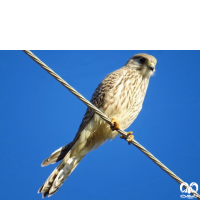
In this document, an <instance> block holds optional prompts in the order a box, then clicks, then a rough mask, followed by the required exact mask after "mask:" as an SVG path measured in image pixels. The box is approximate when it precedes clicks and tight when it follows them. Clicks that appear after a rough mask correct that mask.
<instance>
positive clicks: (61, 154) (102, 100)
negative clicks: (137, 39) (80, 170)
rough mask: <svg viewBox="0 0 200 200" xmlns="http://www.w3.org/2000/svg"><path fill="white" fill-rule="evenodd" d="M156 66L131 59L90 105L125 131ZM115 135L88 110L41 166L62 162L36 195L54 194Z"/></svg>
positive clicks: (146, 57) (148, 60)
mask: <svg viewBox="0 0 200 200" xmlns="http://www.w3.org/2000/svg"><path fill="white" fill-rule="evenodd" d="M156 62H157V61H156V59H155V58H154V57H153V56H151V55H148V54H137V55H135V56H133V57H132V58H130V59H129V61H128V62H127V63H126V65H125V66H124V67H122V68H121V69H118V70H116V71H114V72H112V73H110V74H109V75H107V76H106V78H105V79H104V80H103V81H102V82H101V83H100V84H99V86H98V87H97V89H96V90H95V92H94V94H93V96H92V99H91V102H92V103H93V104H94V105H95V106H96V107H97V108H99V109H100V110H101V111H102V112H103V113H105V114H106V115H107V116H108V117H110V118H114V119H116V120H117V121H118V123H119V125H120V128H121V129H122V130H125V129H126V128H128V127H129V126H130V125H131V123H132V122H133V121H134V120H135V118H136V117H137V115H138V114H139V112H140V110H141V109H142V104H143V101H144V97H145V94H146V90H147V87H148V83H149V78H150V77H151V75H152V74H153V72H154V71H155V66H156ZM117 135H118V133H117V132H116V131H112V130H111V128H110V126H109V125H108V124H107V123H106V122H105V121H103V120H102V119H101V118H100V117H99V116H98V115H96V114H95V113H94V111H92V110H91V109H90V108H88V109H87V111H86V113H85V116H84V117H83V120H82V123H81V125H80V127H79V130H78V132H77V134H76V136H75V138H74V140H73V141H72V142H71V143H69V144H68V145H66V146H64V147H62V148H60V149H58V150H57V151H55V152H54V153H52V155H51V156H50V157H49V158H47V159H46V160H45V161H44V162H43V163H42V166H47V165H49V164H52V163H55V162H57V161H59V160H62V159H63V160H62V162H61V163H60V164H59V165H58V166H57V167H56V169H55V170H54V171H53V172H52V173H51V175H50V176H49V177H48V179H47V180H46V182H45V183H44V184H43V185H42V186H41V188H40V189H39V191H38V192H41V193H43V197H45V196H46V195H48V196H51V195H52V194H54V193H55V192H56V191H57V190H58V188H59V187H60V186H61V185H62V184H63V182H64V181H65V180H66V178H67V177H68V176H69V175H70V174H71V172H72V171H73V170H74V169H75V167H76V166H77V164H78V163H79V162H80V161H81V159H82V158H83V157H84V156H85V155H86V154H87V153H88V152H89V151H90V150H91V149H94V148H97V147H98V146H99V145H101V144H102V143H104V142H105V141H106V140H108V139H113V138H115V137H116V136H117Z"/></svg>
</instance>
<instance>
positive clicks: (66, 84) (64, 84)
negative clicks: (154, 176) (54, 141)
mask: <svg viewBox="0 0 200 200" xmlns="http://www.w3.org/2000/svg"><path fill="white" fill-rule="evenodd" d="M23 51H24V53H26V54H27V55H28V56H30V57H31V58H32V59H33V60H34V61H35V62H36V63H38V64H39V65H40V66H41V67H42V68H43V69H45V70H46V71H47V72H48V73H49V74H51V75H52V76H53V77H54V78H55V79H56V80H57V81H59V82H60V83H61V84H62V85H63V86H64V87H66V88H67V89H68V90H69V91H70V92H72V93H73V94H74V95H75V96H76V97H78V99H80V100H81V101H82V102H83V103H85V104H86V105H87V106H88V107H90V108H91V109H92V110H93V111H94V112H95V113H97V114H98V115H99V116H100V117H101V118H102V119H103V120H105V121H106V122H107V123H108V124H110V125H111V119H110V118H108V117H107V116H106V115H105V114H104V113H102V112H101V111H100V110H99V109H98V108H97V107H96V106H94V105H93V104H92V103H90V102H89V101H88V100H87V99H85V98H84V97H83V96H82V95H81V94H80V93H79V92H77V91H76V90H75V89H74V88H73V87H72V86H70V85H69V84H68V83H67V82H66V81H65V80H63V79H62V78H61V77H60V76H59V75H58V74H56V73H55V72H54V71H53V70H52V69H51V68H49V67H48V66H47V65H46V64H45V63H44V62H42V61H41V60H40V59H39V58H38V57H37V56H35V55H34V54H33V53H32V52H31V51H29V50H23ZM117 131H118V132H119V133H120V134H121V135H123V136H124V137H127V133H126V132H125V131H123V130H121V129H119V130H117ZM131 143H132V144H133V145H135V146H136V147H137V148H138V149H139V150H140V151H142V152H143V153H144V154H145V155H146V156H147V157H149V158H150V159H151V160H152V161H153V162H154V163H156V164H157V165H158V166H159V167H160V168H161V169H162V170H164V171H165V172H166V173H167V174H169V175H170V176H171V177H172V178H173V179H174V180H176V181H177V182H178V183H179V184H181V183H184V181H183V180H182V179H180V178H179V177H178V176H177V175H176V174H174V173H173V172H172V171H171V170H170V169H168V168H167V167H166V166H165V165H164V164H162V163H161V162H160V161H159V160H158V159H157V158H156V157H155V156H153V154H151V153H150V152H149V151H148V150H147V149H145V148H144V147H143V146H142V145H141V144H139V143H138V142H137V141H136V140H135V139H133V140H132V141H131ZM183 187H185V188H186V186H185V185H183ZM188 187H189V186H188ZM190 191H191V193H192V194H193V195H194V196H195V197H196V198H197V199H199V200H200V195H199V194H198V193H197V192H195V191H194V190H192V188H190Z"/></svg>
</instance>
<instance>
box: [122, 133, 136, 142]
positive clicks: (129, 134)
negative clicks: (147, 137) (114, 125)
mask: <svg viewBox="0 0 200 200" xmlns="http://www.w3.org/2000/svg"><path fill="white" fill-rule="evenodd" d="M132 134H133V132H132V131H129V132H127V137H124V136H123V135H121V136H120V138H122V139H126V141H128V144H129V145H130V144H131V141H132V140H133V138H134V136H133V135H132Z"/></svg>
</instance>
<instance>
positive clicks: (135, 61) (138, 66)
mask: <svg viewBox="0 0 200 200" xmlns="http://www.w3.org/2000/svg"><path fill="white" fill-rule="evenodd" d="M156 63H157V60H156V58H155V57H153V56H151V55H148V54H145V53H140V54H136V55H134V56H133V57H132V58H130V59H129V61H128V62H127V63H126V65H125V66H126V67H128V68H131V69H135V70H137V71H138V72H139V73H141V74H142V75H143V76H144V77H147V78H150V76H152V75H153V73H154V72H155V67H156Z"/></svg>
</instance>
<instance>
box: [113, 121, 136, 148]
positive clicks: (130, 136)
mask: <svg viewBox="0 0 200 200" xmlns="http://www.w3.org/2000/svg"><path fill="white" fill-rule="evenodd" d="M110 119H111V125H110V128H111V130H112V131H115V130H119V129H120V127H119V122H118V121H117V120H116V119H115V118H110ZM120 138H122V139H126V141H128V144H129V145H130V144H131V141H132V140H133V138H134V136H133V132H132V131H129V132H127V137H124V136H123V135H121V136H120Z"/></svg>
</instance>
